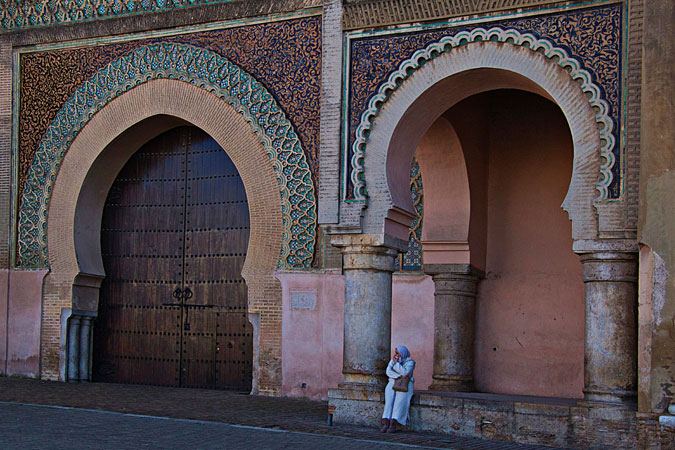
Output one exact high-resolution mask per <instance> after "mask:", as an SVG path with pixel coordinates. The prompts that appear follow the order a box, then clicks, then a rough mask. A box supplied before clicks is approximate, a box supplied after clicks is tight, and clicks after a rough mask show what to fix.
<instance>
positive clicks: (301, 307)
mask: <svg viewBox="0 0 675 450" xmlns="http://www.w3.org/2000/svg"><path fill="white" fill-rule="evenodd" d="M277 278H278V279H279V281H281V287H282V302H281V303H282V308H281V314H282V316H281V317H282V318H281V371H282V384H281V392H282V395H286V396H289V397H308V398H313V399H320V398H321V399H326V398H327V395H328V389H331V388H336V387H337V385H338V383H340V382H341V381H342V344H343V330H344V297H345V282H344V277H343V276H342V275H339V274H330V273H300V272H294V273H278V274H277ZM312 295H315V298H316V302H315V304H314V307H313V308H312V307H311V304H310V303H311V296H312ZM294 296H296V297H295V298H296V302H295V304H294V302H293V297H294ZM308 302H309V303H308ZM303 383H304V387H303Z"/></svg>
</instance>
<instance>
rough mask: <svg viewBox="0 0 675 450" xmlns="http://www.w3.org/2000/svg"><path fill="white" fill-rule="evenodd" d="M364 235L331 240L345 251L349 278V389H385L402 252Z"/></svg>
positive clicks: (346, 353) (346, 344)
mask: <svg viewBox="0 0 675 450" xmlns="http://www.w3.org/2000/svg"><path fill="white" fill-rule="evenodd" d="M359 236H361V235H353V236H350V235H346V236H345V235H341V236H339V237H335V238H333V240H332V243H333V245H335V246H338V247H341V250H342V258H343V271H344V275H345V305H344V315H345V316H344V318H345V324H344V353H343V360H342V373H343V375H344V384H349V385H351V387H357V388H358V387H359V386H360V387H366V388H368V387H373V388H378V389H380V388H381V387H382V386H383V385H384V384H385V383H386V375H385V370H386V368H387V364H388V362H389V359H390V358H391V274H392V272H394V270H395V261H396V256H397V255H398V251H397V250H393V249H391V248H389V247H386V246H379V245H372V244H371V243H369V240H368V239H366V238H360V237H359Z"/></svg>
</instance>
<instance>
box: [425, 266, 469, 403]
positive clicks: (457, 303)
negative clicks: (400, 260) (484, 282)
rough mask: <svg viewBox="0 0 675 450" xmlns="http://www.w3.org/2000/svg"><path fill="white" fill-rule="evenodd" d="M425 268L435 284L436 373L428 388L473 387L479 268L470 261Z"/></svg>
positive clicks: (450, 389)
mask: <svg viewBox="0 0 675 450" xmlns="http://www.w3.org/2000/svg"><path fill="white" fill-rule="evenodd" d="M424 270H425V272H426V273H428V274H430V275H431V277H432V279H433V280H434V288H435V291H434V374H433V383H432V384H431V386H430V387H429V389H432V390H439V391H462V392H467V391H472V390H473V344H474V334H475V326H476V293H477V287H478V280H479V275H480V272H479V271H477V270H476V269H474V268H472V267H471V266H470V265H469V264H433V265H431V264H430V265H425V268H424Z"/></svg>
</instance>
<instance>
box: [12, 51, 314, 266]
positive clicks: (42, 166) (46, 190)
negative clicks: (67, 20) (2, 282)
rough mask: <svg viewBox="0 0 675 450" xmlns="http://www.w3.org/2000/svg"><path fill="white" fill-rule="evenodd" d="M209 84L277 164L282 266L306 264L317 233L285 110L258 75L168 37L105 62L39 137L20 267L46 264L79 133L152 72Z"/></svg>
mask: <svg viewBox="0 0 675 450" xmlns="http://www.w3.org/2000/svg"><path fill="white" fill-rule="evenodd" d="M160 78H167V79H176V80H180V81H184V82H187V83H191V84H194V85H196V86H198V87H201V88H203V89H206V90H208V91H210V92H212V93H213V94H214V95H216V96H217V97H218V98H220V99H222V100H224V101H225V102H227V103H228V104H230V105H231V106H232V107H234V108H235V110H237V111H238V112H239V113H240V114H242V115H243V116H244V117H245V119H246V120H247V122H248V123H249V124H250V126H251V129H252V130H253V131H254V132H255V133H256V135H257V136H258V138H259V140H260V142H261V143H262V146H263V148H264V149H265V151H266V153H267V155H268V156H269V159H270V162H271V163H272V166H273V168H274V172H275V174H276V177H277V182H278V185H279V192H280V194H281V202H282V214H283V238H282V239H283V242H282V251H281V255H280V261H279V267H281V268H288V269H293V268H309V267H310V266H311V263H312V258H313V254H314V242H315V237H316V199H315V194H314V185H313V183H312V176H311V172H310V169H309V165H308V164H307V160H306V157H305V153H304V151H303V149H302V144H301V142H300V139H299V138H298V135H297V134H296V132H295V130H294V128H293V126H292V124H291V122H290V121H289V120H288V119H287V118H286V114H285V113H284V112H283V110H281V108H280V107H279V105H278V104H277V102H276V100H275V99H274V97H273V96H272V95H271V94H270V93H269V92H268V91H267V89H266V88H265V87H264V86H262V85H261V84H260V83H259V82H258V81H256V80H255V79H254V78H253V77H251V76H250V75H249V74H248V73H246V72H245V71H243V70H242V69H241V68H239V67H238V66H236V65H235V64H232V63H231V62H230V61H228V60H227V59H226V58H224V57H222V56H220V55H218V54H216V53H214V52H211V51H209V50H205V49H202V48H199V47H194V46H190V45H180V44H173V43H163V44H153V45H147V46H143V47H140V48H138V49H136V50H134V51H132V52H131V53H129V54H127V55H126V56H123V57H121V58H119V59H117V60H115V61H113V62H111V63H110V64H108V65H106V66H105V67H104V68H103V69H101V70H100V71H99V72H98V73H97V74H96V75H94V76H93V77H91V78H90V79H89V80H88V81H86V82H85V83H84V84H83V85H81V86H80V87H79V88H78V89H77V91H76V92H75V94H74V95H73V96H72V97H71V98H70V99H69V100H68V101H66V103H65V104H64V105H63V107H62V108H61V109H60V111H59V112H58V114H57V115H56V118H55V119H54V120H53V121H52V123H51V125H50V126H49V128H48V130H47V132H46V133H45V135H44V136H43V138H42V140H41V141H40V144H39V146H38V150H37V152H36V154H35V157H34V159H33V163H32V165H31V169H30V172H29V175H28V178H27V182H26V187H25V189H24V192H23V195H22V197H21V203H20V207H19V224H18V258H19V261H18V262H19V265H20V266H21V267H23V268H37V267H48V258H47V229H46V228H47V215H48V213H49V202H50V198H51V194H52V188H53V185H54V182H55V180H56V175H57V173H58V170H59V167H60V166H61V162H62V161H63V158H64V157H65V154H66V152H67V151H68V148H69V147H70V145H71V143H72V142H73V140H74V139H75V137H76V136H77V134H78V133H79V132H80V130H82V128H83V127H84V126H85V125H86V123H87V122H88V120H89V119H90V118H91V117H93V115H94V114H96V112H98V111H99V110H100V109H101V108H103V107H104V106H105V105H106V104H107V103H109V102H110V101H112V100H113V99H115V98H116V97H117V96H119V95H121V94H123V93H124V92H127V91H129V90H131V89H133V88H134V87H135V86H138V85H140V84H143V83H146V82H148V81H150V80H153V79H160Z"/></svg>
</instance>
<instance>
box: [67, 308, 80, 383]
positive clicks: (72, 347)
mask: <svg viewBox="0 0 675 450" xmlns="http://www.w3.org/2000/svg"><path fill="white" fill-rule="evenodd" d="M79 370H80V316H75V315H73V316H70V319H68V381H79V379H80V373H79Z"/></svg>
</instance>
